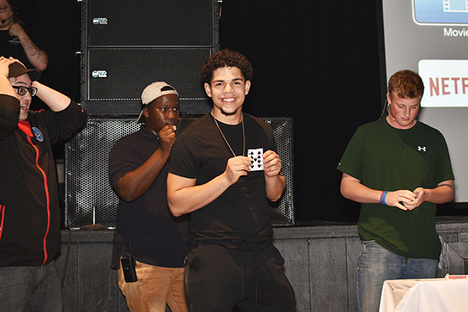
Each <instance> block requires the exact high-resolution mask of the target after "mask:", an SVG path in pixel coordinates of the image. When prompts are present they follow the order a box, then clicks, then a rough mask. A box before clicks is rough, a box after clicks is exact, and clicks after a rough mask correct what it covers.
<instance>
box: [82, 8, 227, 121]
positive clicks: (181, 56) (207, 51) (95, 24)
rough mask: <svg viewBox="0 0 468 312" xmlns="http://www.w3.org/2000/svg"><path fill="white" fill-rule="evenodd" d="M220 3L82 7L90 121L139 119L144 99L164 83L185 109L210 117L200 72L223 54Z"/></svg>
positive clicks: (84, 77) (85, 102)
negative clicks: (119, 117)
mask: <svg viewBox="0 0 468 312" xmlns="http://www.w3.org/2000/svg"><path fill="white" fill-rule="evenodd" d="M219 6H220V5H219V1H217V0H205V1H196V0H171V1H164V0H151V1H147V0H134V1H131V2H129V1H125V0H114V1H110V0H85V1H83V2H82V48H81V50H82V51H81V54H82V58H81V60H82V83H81V97H82V100H81V102H82V103H81V104H82V106H83V108H85V110H86V111H87V112H88V114H90V115H99V116H107V115H138V114H139V112H140V95H141V92H142V91H143V89H144V88H145V87H146V86H147V85H148V84H150V83H151V82H153V81H157V80H162V81H166V82H167V83H169V84H171V85H172V86H174V87H175V88H176V89H177V91H178V92H179V95H180V98H179V101H180V105H181V109H182V110H183V111H185V112H186V113H189V114H192V113H193V114H204V113H206V112H207V111H208V110H209V108H210V105H209V100H208V98H207V97H206V94H205V92H204V90H203V86H202V83H201V81H200V78H199V71H200V68H201V65H202V64H203V62H204V61H205V60H206V59H207V58H208V57H209V56H210V55H211V54H212V53H213V52H215V51H216V50H219V26H218V25H219Z"/></svg>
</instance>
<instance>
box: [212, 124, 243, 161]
mask: <svg viewBox="0 0 468 312" xmlns="http://www.w3.org/2000/svg"><path fill="white" fill-rule="evenodd" d="M213 119H214V122H215V124H216V127H218V130H219V133H221V136H222V137H223V139H224V142H226V144H227V146H228V147H229V149H230V150H231V153H232V155H234V157H236V153H234V151H233V149H232V147H231V145H230V144H229V142H228V140H227V139H226V137H225V136H224V133H223V131H222V130H221V128H220V127H219V125H218V122H217V121H216V118H214V116H213ZM242 142H243V148H242V156H245V129H244V118H242Z"/></svg>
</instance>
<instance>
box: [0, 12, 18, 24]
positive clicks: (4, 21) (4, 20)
mask: <svg viewBox="0 0 468 312" xmlns="http://www.w3.org/2000/svg"><path fill="white" fill-rule="evenodd" d="M13 15H15V13H13V14H11V15H10V17H7V18H4V19H2V21H1V22H2V24H5V23H6V21H7V20H9V19H10V18H12V17H13Z"/></svg>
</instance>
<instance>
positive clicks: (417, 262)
mask: <svg viewBox="0 0 468 312" xmlns="http://www.w3.org/2000/svg"><path fill="white" fill-rule="evenodd" d="M437 264H438V261H437V260H433V259H418V258H406V257H402V256H398V255H396V254H394V253H393V252H390V251H388V250H387V249H385V248H383V247H382V246H380V245H379V244H377V243H376V242H375V241H368V242H362V244H361V253H360V255H359V258H358V261H357V265H356V296H357V298H356V309H357V311H358V312H378V311H379V305H380V296H381V293H382V286H383V283H384V281H386V280H394V279H413V278H435V277H436V276H437Z"/></svg>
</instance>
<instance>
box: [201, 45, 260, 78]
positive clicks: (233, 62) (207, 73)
mask: <svg viewBox="0 0 468 312" xmlns="http://www.w3.org/2000/svg"><path fill="white" fill-rule="evenodd" d="M221 67H237V68H239V69H240V70H241V73H242V76H244V79H245V80H252V77H253V68H252V64H250V62H249V61H248V60H247V58H246V57H245V56H244V55H243V54H241V53H239V52H234V51H231V50H229V49H224V50H221V51H218V52H215V53H213V55H211V56H210V57H209V58H208V59H207V60H206V61H205V63H203V66H202V69H201V71H200V77H201V79H202V80H203V82H206V83H208V84H210V83H211V80H212V79H213V72H214V71H215V70H216V69H218V68H221Z"/></svg>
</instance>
